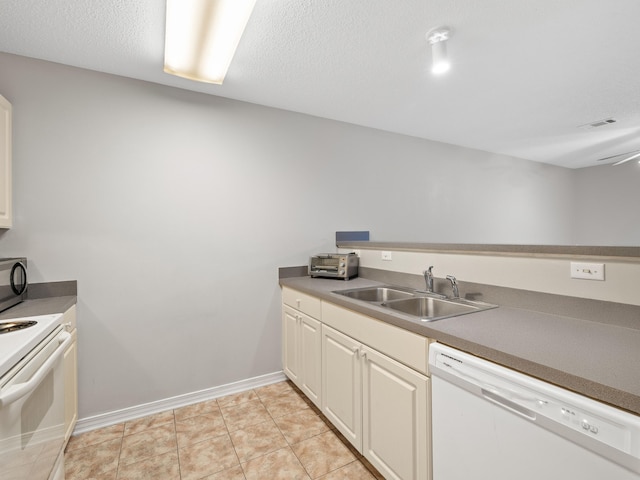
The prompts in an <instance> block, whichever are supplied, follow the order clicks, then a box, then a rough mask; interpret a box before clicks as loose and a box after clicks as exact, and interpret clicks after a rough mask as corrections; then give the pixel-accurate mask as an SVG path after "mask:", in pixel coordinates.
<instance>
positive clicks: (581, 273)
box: [571, 262, 604, 280]
mask: <svg viewBox="0 0 640 480" xmlns="http://www.w3.org/2000/svg"><path fill="white" fill-rule="evenodd" d="M571 278H582V279H584V280H604V263H582V262H571Z"/></svg>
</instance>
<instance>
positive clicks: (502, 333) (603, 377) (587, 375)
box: [280, 277, 640, 415]
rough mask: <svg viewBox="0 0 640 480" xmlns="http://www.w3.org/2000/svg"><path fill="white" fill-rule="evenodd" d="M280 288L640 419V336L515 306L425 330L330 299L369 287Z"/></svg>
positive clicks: (296, 282)
mask: <svg viewBox="0 0 640 480" xmlns="http://www.w3.org/2000/svg"><path fill="white" fill-rule="evenodd" d="M280 284H281V285H282V286H287V287H290V288H293V289H296V290H299V291H302V292H305V293H308V294H310V295H314V296H316V297H318V298H320V299H322V300H326V301H329V302H332V303H334V304H336V305H340V306H343V307H345V308H349V309H351V310H354V311H357V312H360V313H363V314H365V315H369V316H372V317H375V318H377V319H379V320H382V321H384V322H387V323H390V324H393V325H396V326H398V327H401V328H404V329H407V330H410V331H412V332H415V333H418V334H420V335H424V336H426V337H429V338H432V339H434V340H436V341H438V342H441V343H444V344H447V345H450V346H452V347H454V348H458V349H460V350H463V351H466V352H469V353H471V354H474V355H477V356H480V357H483V358H485V359H487V360H491V361H494V362H496V363H499V364H502V365H505V366H507V367H510V368H513V369H515V370H518V371H520V372H523V373H526V374H528V375H531V376H534V377H537V378H540V379H542V380H545V381H547V382H550V383H554V384H556V385H560V386H562V387H565V388H567V389H570V390H573V391H575V392H577V393H580V394H582V395H586V396H588V397H591V398H594V399H596V400H600V401H603V402H606V403H609V404H611V405H614V406H617V407H620V408H623V409H625V410H628V411H630V412H633V413H635V414H638V415H640V374H639V373H638V365H640V330H637V329H633V328H627V327H623V326H617V325H610V324H605V323H599V322H594V321H590V320H581V319H576V318H571V317H565V316H560V315H552V314H548V313H540V312H536V311H532V310H524V309H520V308H512V307H499V308H496V309H492V310H485V311H482V312H476V313H472V314H468V315H461V316H459V317H452V318H448V319H443V320H438V321H436V322H430V323H425V322H421V321H419V320H415V319H412V318H411V317H409V316H406V315H400V314H395V313H390V312H389V311H388V310H387V309H385V308H383V307H378V306H375V305H369V304H366V303H364V302H359V301H356V300H352V299H349V298H347V297H344V296H341V295H337V294H335V293H331V292H332V291H333V290H342V289H347V288H359V287H366V286H372V285H379V284H380V283H379V282H375V281H372V280H368V279H364V278H356V279H352V280H350V281H349V282H345V281H343V280H333V279H321V278H310V277H292V278H281V279H280Z"/></svg>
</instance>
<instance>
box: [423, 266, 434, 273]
mask: <svg viewBox="0 0 640 480" xmlns="http://www.w3.org/2000/svg"><path fill="white" fill-rule="evenodd" d="M431 270H433V265H431V266H430V267H428V268H427V269H426V270H425V271H424V272H422V273H423V274H425V275H433V274H432V273H431Z"/></svg>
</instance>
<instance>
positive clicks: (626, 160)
mask: <svg viewBox="0 0 640 480" xmlns="http://www.w3.org/2000/svg"><path fill="white" fill-rule="evenodd" d="M638 157H640V152H638V153H636V154H635V155H631V156H630V157H627V158H625V159H623V160H620V161H619V162H616V163H614V164H613V166H614V167H615V166H617V165H622V164H623V163H627V162H628V161H629V160H633V159H634V158H638Z"/></svg>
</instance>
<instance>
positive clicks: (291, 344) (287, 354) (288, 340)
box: [282, 305, 300, 385]
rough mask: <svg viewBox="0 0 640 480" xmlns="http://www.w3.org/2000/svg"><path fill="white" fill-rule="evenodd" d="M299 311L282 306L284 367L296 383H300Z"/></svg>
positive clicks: (287, 374)
mask: <svg viewBox="0 0 640 480" xmlns="http://www.w3.org/2000/svg"><path fill="white" fill-rule="evenodd" d="M298 322H299V313H298V312H296V311H295V310H294V309H293V308H290V307H287V306H286V305H285V306H283V308H282V369H283V370H284V373H285V375H286V376H287V377H289V378H290V379H291V381H292V382H293V383H295V384H296V385H297V384H298V383H299V379H298V377H299V375H300V371H299V365H300V360H299V358H298V356H299V352H300V347H299V345H298V343H299V342H298Z"/></svg>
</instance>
